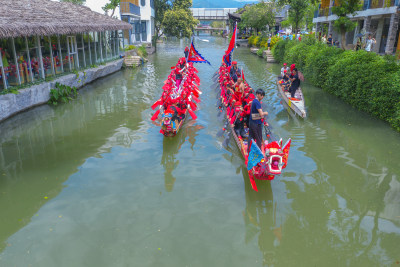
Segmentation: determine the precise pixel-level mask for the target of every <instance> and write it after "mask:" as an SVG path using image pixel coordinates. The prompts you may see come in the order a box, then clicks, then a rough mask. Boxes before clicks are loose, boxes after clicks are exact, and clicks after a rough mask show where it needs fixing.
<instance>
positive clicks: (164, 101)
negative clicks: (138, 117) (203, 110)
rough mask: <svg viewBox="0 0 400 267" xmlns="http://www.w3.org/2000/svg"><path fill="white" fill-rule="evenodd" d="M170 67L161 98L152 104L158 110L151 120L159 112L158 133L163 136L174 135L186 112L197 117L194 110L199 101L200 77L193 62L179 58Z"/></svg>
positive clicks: (194, 117)
mask: <svg viewBox="0 0 400 267" xmlns="http://www.w3.org/2000/svg"><path fill="white" fill-rule="evenodd" d="M171 69H172V71H171V73H170V75H169V76H168V78H167V79H166V80H165V81H164V86H163V87H162V89H163V94H162V96H161V98H160V99H159V100H157V101H156V102H155V103H154V104H153V105H152V109H153V110H154V109H156V108H158V110H157V111H156V113H155V114H154V115H153V116H152V118H151V120H152V121H155V120H157V119H158V117H159V115H160V114H161V120H160V123H159V126H160V127H161V129H160V133H161V134H163V135H164V136H165V137H174V136H176V135H177V134H178V132H179V130H180V129H181V128H182V125H183V123H184V122H185V120H186V118H187V116H188V114H189V115H190V116H191V117H192V118H193V119H194V120H196V119H197V116H196V114H195V113H194V111H195V110H197V105H196V103H199V102H200V100H199V96H200V94H201V91H200V90H199V88H198V86H199V85H200V79H199V77H198V76H197V74H196V73H197V72H198V70H197V69H196V68H195V67H194V66H193V63H187V62H186V60H185V58H180V59H179V61H178V64H177V65H176V66H174V67H172V68H171ZM178 75H179V76H180V78H179V81H178V79H177V77H178Z"/></svg>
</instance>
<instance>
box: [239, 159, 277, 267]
mask: <svg viewBox="0 0 400 267" xmlns="http://www.w3.org/2000/svg"><path fill="white" fill-rule="evenodd" d="M242 174H243V180H244V185H245V191H246V209H245V211H244V212H243V218H244V223H245V227H246V232H245V242H246V244H249V243H251V242H252V240H253V239H254V238H257V240H258V242H257V243H258V248H259V249H260V251H261V253H262V260H263V266H273V264H274V263H275V250H276V248H275V247H276V246H278V245H279V244H280V242H281V240H282V226H281V225H277V224H276V215H275V212H276V205H275V206H274V197H273V192H272V186H271V183H270V182H269V181H266V182H263V183H259V184H258V185H257V186H258V188H259V191H260V192H262V194H259V193H258V192H255V191H254V190H253V189H252V187H251V184H250V181H249V176H248V173H247V171H246V168H245V167H243V168H242Z"/></svg>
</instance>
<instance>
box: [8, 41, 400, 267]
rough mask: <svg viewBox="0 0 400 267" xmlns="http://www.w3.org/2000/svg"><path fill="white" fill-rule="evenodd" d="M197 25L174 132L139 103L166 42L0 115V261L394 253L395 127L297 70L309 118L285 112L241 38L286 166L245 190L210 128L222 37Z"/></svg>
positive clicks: (112, 262)
mask: <svg viewBox="0 0 400 267" xmlns="http://www.w3.org/2000/svg"><path fill="white" fill-rule="evenodd" d="M202 38H205V39H208V40H210V42H209V43H206V42H201V41H198V42H197V46H198V49H199V50H200V51H201V53H202V54H203V55H205V56H206V57H207V58H208V59H209V60H210V61H211V63H212V64H213V66H212V67H210V66H207V65H204V64H200V65H198V66H197V67H198V69H199V77H200V78H201V80H202V84H201V90H202V91H203V92H204V93H203V95H202V96H201V99H202V103H201V104H200V110H199V111H198V112H197V115H198V117H199V118H198V120H197V121H196V122H194V121H187V122H186V124H185V126H184V127H183V129H182V131H181V132H180V133H179V134H178V136H176V137H175V138H174V139H164V138H163V137H162V135H161V134H160V133H159V132H158V131H159V128H158V127H157V126H155V125H154V124H152V123H151V121H150V117H151V115H152V111H151V110H150V109H149V106H150V105H151V104H152V103H153V102H154V101H155V100H156V99H157V98H158V97H159V95H160V90H161V89H160V88H161V86H162V84H163V81H164V79H165V78H166V76H167V75H168V73H169V71H170V68H169V67H170V66H171V65H173V64H175V62H176V60H177V57H178V56H181V54H182V51H183V48H184V46H183V44H180V43H170V44H165V45H161V46H160V47H159V51H158V54H157V55H154V56H151V57H150V63H148V64H147V65H145V66H144V67H143V68H140V69H137V70H133V71H132V70H125V71H121V72H118V73H115V74H113V75H111V76H108V77H106V78H104V79H101V80H98V81H96V82H94V83H92V84H91V85H89V86H87V87H86V88H85V89H83V90H81V91H80V97H79V99H78V100H77V101H74V102H73V103H71V104H68V105H62V106H59V107H56V108H53V107H49V106H41V107H38V108H35V109H33V110H30V111H28V112H25V113H23V114H20V115H18V116H16V117H14V118H12V119H10V120H7V121H6V122H4V123H2V124H0V266H6V267H7V266H38V267H48V266H49V267H52V266H400V164H399V160H400V135H399V134H398V133H397V132H395V131H393V130H392V129H391V128H390V127H388V126H387V125H386V124H385V123H383V122H381V121H379V120H376V119H374V118H372V117H370V116H368V115H366V114H364V113H362V112H359V111H357V110H354V109H353V108H351V107H350V106H348V105H346V104H345V103H343V102H342V101H340V100H338V99H336V98H334V97H332V96H330V95H329V94H326V93H324V92H322V91H321V90H319V89H317V88H314V87H312V86H310V85H307V84H304V85H303V90H304V93H305V96H306V105H307V108H308V114H309V118H308V119H307V120H305V121H303V120H299V119H294V118H292V117H291V116H290V115H289V114H288V112H287V111H286V110H285V109H284V108H283V107H282V105H281V104H280V100H279V98H278V96H277V92H276V87H275V80H274V79H275V77H276V75H277V74H278V72H279V66H277V65H268V64H266V63H265V61H264V60H262V59H260V58H258V57H256V56H254V55H251V54H250V53H249V51H248V49H245V48H239V49H237V50H236V52H235V59H237V60H238V62H239V65H240V66H241V67H244V69H245V73H246V79H247V80H248V81H249V82H250V84H251V85H252V86H253V87H254V88H258V87H260V88H264V89H265V90H267V96H266V98H265V99H264V105H265V108H266V109H267V110H268V112H269V113H270V116H269V118H270V124H271V125H272V126H273V127H274V133H275V134H276V135H279V136H281V137H283V138H284V139H286V138H288V137H292V138H293V143H292V150H291V154H290V157H289V166H288V168H287V169H286V172H285V173H284V175H282V176H281V177H279V178H277V179H275V180H274V181H272V182H265V181H264V182H258V188H259V191H260V192H259V193H256V192H253V191H252V189H251V186H250V184H249V182H248V176H247V174H246V172H245V166H244V162H243V160H242V158H241V156H240V154H239V152H238V150H237V148H236V147H235V144H234V143H233V142H231V144H230V147H229V148H227V149H225V148H223V147H222V145H221V143H222V141H223V140H221V139H218V138H216V133H217V131H218V130H219V129H220V128H221V127H222V124H223V123H222V122H220V121H219V120H218V119H217V117H216V113H217V111H216V108H215V91H214V90H213V89H212V81H211V77H212V75H213V73H214V71H215V70H216V68H217V67H218V65H219V64H220V58H221V56H222V54H223V52H224V50H225V49H226V47H227V45H228V44H227V41H226V40H223V39H218V38H213V37H202Z"/></svg>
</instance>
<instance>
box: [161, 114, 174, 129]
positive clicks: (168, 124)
mask: <svg viewBox="0 0 400 267" xmlns="http://www.w3.org/2000/svg"><path fill="white" fill-rule="evenodd" d="M162 128H163V130H164V131H167V132H171V131H174V130H175V129H176V125H175V122H174V121H173V120H172V113H169V112H165V113H164V114H163V115H162Z"/></svg>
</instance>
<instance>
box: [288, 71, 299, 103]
mask: <svg viewBox="0 0 400 267" xmlns="http://www.w3.org/2000/svg"><path fill="white" fill-rule="evenodd" d="M290 81H291V82H292V85H291V86H290V88H289V92H290V95H291V97H292V98H293V97H294V96H295V94H296V91H297V89H299V87H300V79H299V75H298V72H297V69H296V68H294V69H293V77H292V78H290Z"/></svg>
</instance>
